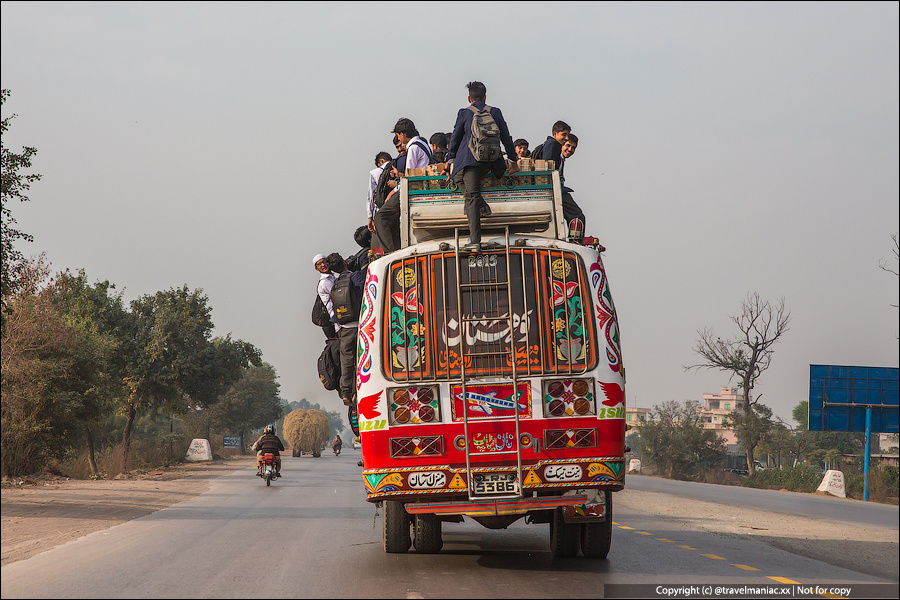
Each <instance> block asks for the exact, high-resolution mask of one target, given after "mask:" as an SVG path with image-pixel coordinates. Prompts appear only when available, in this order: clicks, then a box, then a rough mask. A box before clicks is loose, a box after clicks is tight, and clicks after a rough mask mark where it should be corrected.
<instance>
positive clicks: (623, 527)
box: [619, 525, 634, 529]
mask: <svg viewBox="0 0 900 600" xmlns="http://www.w3.org/2000/svg"><path fill="white" fill-rule="evenodd" d="M619 529H634V527H625V526H624V525H619Z"/></svg>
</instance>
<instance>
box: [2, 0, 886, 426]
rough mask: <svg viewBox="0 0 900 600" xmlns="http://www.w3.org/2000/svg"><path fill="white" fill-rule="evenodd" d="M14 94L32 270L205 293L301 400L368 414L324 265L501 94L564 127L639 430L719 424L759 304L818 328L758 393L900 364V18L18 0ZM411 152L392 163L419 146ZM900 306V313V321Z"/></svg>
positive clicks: (809, 9) (712, 10)
mask: <svg viewBox="0 0 900 600" xmlns="http://www.w3.org/2000/svg"><path fill="white" fill-rule="evenodd" d="M0 11H2V15H0V16H2V18H0V29H2V35H0V44H2V52H0V60H2V68H0V83H2V87H3V88H4V89H8V90H10V92H11V96H10V98H9V99H8V100H7V102H6V105H5V106H4V107H3V118H6V117H7V116H8V115H10V114H13V113H14V114H16V115H17V117H16V118H15V119H14V120H13V122H12V127H11V130H10V131H9V132H8V134H7V135H6V136H5V138H4V141H3V144H4V146H5V147H9V148H11V149H13V150H14V151H17V150H20V149H21V147H22V146H33V147H35V148H37V150H38V153H37V155H36V156H35V158H34V161H33V169H32V172H36V173H40V174H41V175H42V176H43V177H42V179H41V181H39V182H37V183H35V184H34V185H33V186H32V188H31V191H30V193H29V194H28V195H29V198H30V202H28V203H16V204H15V205H13V206H11V209H12V211H13V216H14V218H16V219H17V221H18V228H19V229H20V230H21V231H24V232H26V233H30V234H32V235H33V236H34V241H33V242H32V243H21V244H19V245H18V246H17V247H19V249H20V250H22V252H23V253H25V254H26V256H28V255H32V254H36V253H40V252H45V253H46V255H47V258H48V259H49V261H50V262H51V263H52V267H53V269H54V271H60V270H65V269H71V270H75V269H84V270H85V272H86V274H87V276H88V278H89V280H90V281H103V280H108V281H110V282H112V283H114V284H115V285H116V286H117V289H118V290H119V291H120V292H122V293H123V297H124V299H125V300H126V301H130V300H133V299H135V298H137V297H139V296H142V295H144V294H153V293H155V292H157V291H160V290H166V289H171V288H178V287H181V286H183V285H187V286H188V287H190V288H191V289H197V288H200V289H202V290H203V292H204V293H205V294H206V295H207V296H208V298H209V305H210V306H211V307H212V319H213V322H214V323H215V332H214V333H215V335H226V334H231V335H232V337H233V338H237V339H243V340H246V341H248V342H251V343H253V344H254V345H256V346H257V347H258V348H259V349H260V350H261V351H262V353H263V359H264V360H265V361H266V362H268V363H270V364H272V365H273V366H274V367H275V369H276V370H277V372H278V375H279V382H280V383H281V396H282V397H283V398H284V399H285V400H286V401H294V400H298V399H300V398H306V399H307V400H309V401H310V402H314V403H319V404H321V405H322V406H323V407H325V408H327V409H329V410H340V411H341V412H342V413H343V412H344V408H343V405H342V404H341V401H340V399H339V398H338V397H337V395H336V393H335V392H328V391H326V390H324V389H323V388H322V386H321V383H320V382H319V380H318V377H317V374H316V359H317V357H318V355H319V353H320V351H321V349H322V346H323V344H324V338H323V336H322V333H321V330H320V329H319V328H317V327H315V326H314V325H313V324H312V323H311V322H310V317H309V315H310V311H311V307H312V302H313V299H314V294H315V286H316V282H317V280H318V274H317V273H316V272H315V270H314V269H313V265H312V257H313V256H314V255H315V254H317V253H320V252H321V253H324V254H328V253H330V252H340V253H341V254H344V255H345V256H346V255H350V254H352V253H354V252H356V250H358V246H356V244H355V242H354V241H353V232H354V231H355V230H356V228H357V227H359V226H361V225H363V224H365V222H366V213H365V187H366V183H367V177H368V171H369V170H370V169H371V168H373V167H374V157H375V155H376V153H377V152H379V151H382V150H385V151H392V150H393V149H392V145H391V138H392V135H391V133H390V131H391V129H392V128H393V125H394V123H395V122H396V121H397V119H398V118H400V117H408V118H410V119H412V120H413V121H414V122H415V124H416V125H417V127H418V129H419V131H420V132H421V133H422V134H423V135H424V136H426V137H427V136H430V135H431V134H432V133H434V132H437V131H451V130H452V127H453V124H454V121H455V117H456V113H457V111H458V109H460V108H462V107H464V106H465V105H466V104H467V102H466V95H467V92H466V87H465V85H466V83H467V82H469V81H473V80H478V81H482V82H484V83H485V85H486V86H487V94H488V97H487V101H488V103H489V104H491V105H493V106H498V107H500V108H501V110H502V111H503V115H504V117H505V119H506V121H507V123H508V124H509V127H510V133H511V134H512V136H513V138H520V137H521V138H525V139H527V140H528V141H529V142H530V143H531V145H532V146H534V145H536V144H537V143H538V142H540V141H543V140H544V139H545V138H546V137H547V136H548V135H550V130H551V127H552V125H553V123H554V122H555V121H557V120H564V121H566V122H567V123H568V124H569V125H571V127H572V132H573V133H575V134H576V135H577V136H578V138H579V146H578V150H577V152H576V154H575V156H574V157H573V158H572V159H570V161H569V163H568V164H567V167H566V182H567V185H570V186H571V187H572V188H574V190H575V194H574V197H575V200H576V201H577V202H578V203H579V205H580V206H581V208H582V209H583V210H584V212H585V214H586V217H587V231H586V234H588V235H594V236H596V237H598V238H599V239H600V241H601V243H602V244H603V245H604V246H605V247H606V251H605V252H604V254H603V260H604V264H605V266H606V270H607V274H608V276H609V281H610V289H611V291H612V294H613V298H614V301H615V306H616V310H617V313H618V318H619V327H620V330H621V338H622V352H623V362H624V364H625V367H626V374H627V383H626V398H627V403H628V405H629V406H639V407H652V406H653V405H655V404H658V403H661V402H664V401H668V400H678V401H683V400H697V401H699V400H701V399H702V395H703V394H705V393H718V392H719V388H720V387H722V386H728V385H731V384H734V385H736V383H737V382H735V381H732V382H729V376H728V374H727V373H723V372H718V371H709V370H700V371H697V370H686V369H685V366H686V365H691V364H695V363H696V362H697V360H698V357H697V356H696V355H695V354H694V353H693V352H692V348H693V347H694V345H695V343H696V341H697V339H698V331H699V330H702V329H704V328H709V329H711V330H713V331H714V332H715V333H716V335H718V336H719V337H723V338H732V337H734V336H736V335H737V334H738V333H739V332H738V331H737V329H736V327H735V326H734V325H733V324H732V322H731V321H730V317H731V316H734V315H739V314H740V311H741V302H742V301H744V300H746V298H747V296H748V294H751V293H759V295H760V296H761V297H762V298H763V299H764V300H769V301H771V302H777V301H778V300H779V299H780V298H784V302H785V305H786V307H787V309H788V310H789V311H790V313H791V323H790V330H789V331H788V332H787V333H786V334H785V335H784V337H783V339H782V341H780V342H779V343H778V344H777V345H776V346H775V347H774V350H775V354H774V357H773V361H772V365H771V367H770V368H769V369H768V370H767V371H766V372H765V373H764V374H763V375H762V376H761V377H760V379H759V381H758V383H757V386H756V388H755V389H754V391H755V392H756V394H757V396H758V397H759V401H760V402H762V403H763V404H766V405H768V406H770V407H771V408H772V409H773V410H774V413H775V415H776V416H779V417H781V418H783V419H784V420H785V421H787V422H788V423H789V424H793V421H792V419H791V410H792V408H793V407H794V406H796V405H797V404H798V403H799V402H801V401H803V400H805V399H807V398H808V395H809V365H810V364H836V365H860V366H882V367H896V366H897V365H898V334H900V323H898V309H897V308H896V305H897V304H898V279H897V277H896V276H895V275H893V274H891V273H888V272H886V271H885V270H883V269H881V268H879V265H880V264H882V265H886V266H888V267H889V268H891V269H893V270H894V271H896V270H897V262H896V259H895V255H894V250H895V249H896V246H895V245H894V241H893V240H892V238H891V236H892V235H895V234H897V232H898V229H900V225H898V222H900V214H898V197H900V189H898V187H900V186H898V182H900V176H898V164H900V156H898V148H900V142H898V131H900V123H898V114H900V109H898V106H900V105H898V72H900V65H898V48H900V40H898V22H900V18H898V4H897V3H895V2H876V3H872V2H852V3H842V2H836V3H832V2H827V3H821V2H801V3H781V2H778V3H731V2H729V3H713V2H700V3H694V2H689V3H586V2H578V3H566V2H554V3H551V4H548V3H546V2H534V3H532V2H516V3H496V4H494V3H487V2H484V3H482V2H478V3H466V2H457V3H453V6H452V7H450V6H448V5H446V4H441V3H424V4H421V3H411V4H406V3H397V4H395V3H368V2H367V3H319V2H316V3H267V2H253V3H243V2H228V3H216V2H213V3H191V2H185V3H167V2H153V3H144V2H136V3H118V2H108V3H107V2H103V3H94V2H63V3H57V2H39V3H38V2H6V1H4V2H2V3H0ZM392 153H393V152H392ZM892 305H895V306H892Z"/></svg>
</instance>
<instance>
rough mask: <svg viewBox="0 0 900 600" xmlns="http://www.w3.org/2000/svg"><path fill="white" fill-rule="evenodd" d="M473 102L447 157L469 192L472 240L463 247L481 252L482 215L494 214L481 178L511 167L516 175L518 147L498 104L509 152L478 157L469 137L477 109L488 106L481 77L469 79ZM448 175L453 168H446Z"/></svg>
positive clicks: (494, 111) (459, 120)
mask: <svg viewBox="0 0 900 600" xmlns="http://www.w3.org/2000/svg"><path fill="white" fill-rule="evenodd" d="M466 87H467V88H468V89H469V103H470V105H469V106H467V107H466V108H461V109H459V113H457V115H456V124H455V125H454V126H453V133H452V134H451V135H450V147H449V148H448V150H447V160H448V161H453V171H452V177H453V179H454V181H456V183H457V185H459V190H460V191H461V192H462V193H463V195H464V196H465V203H466V204H465V211H466V217H467V219H468V221H469V243H468V244H466V245H465V246H463V249H464V250H466V251H469V252H477V251H479V250H480V249H481V217H486V216H488V215H490V214H491V208H490V207H489V206H488V204H487V202H485V201H484V198H483V197H482V195H481V179H482V177H484V176H485V175H487V174H488V173H491V172H492V173H493V174H494V177H500V176H502V175H503V173H504V172H506V171H507V169H509V174H510V175H512V174H513V173H515V172H516V171H518V167H517V166H516V162H515V160H516V147H515V145H513V140H512V137H510V135H509V127H507V125H506V121H504V120H503V113H501V112H500V109H499V108H497V107H491V109H490V113H491V117H492V118H493V119H494V122H495V123H496V124H497V127H498V128H499V130H500V143H501V144H502V145H503V147H504V148H505V149H506V156H507V157H508V158H509V160H507V159H504V158H503V157H502V156H501V157H500V158H498V159H496V160H494V161H492V162H486V161H478V160H476V158H475V157H474V156H473V155H472V151H471V150H470V149H469V140H470V139H471V138H472V120H473V119H474V118H475V112H473V110H472V109H475V110H476V111H482V110H484V107H485V106H487V105H486V104H485V101H486V100H487V88H485V86H484V84H483V83H481V82H480V81H472V82H469V83H468V84H467V85H466ZM443 174H445V175H447V174H450V171H449V170H448V169H447V168H445V170H444V173H443Z"/></svg>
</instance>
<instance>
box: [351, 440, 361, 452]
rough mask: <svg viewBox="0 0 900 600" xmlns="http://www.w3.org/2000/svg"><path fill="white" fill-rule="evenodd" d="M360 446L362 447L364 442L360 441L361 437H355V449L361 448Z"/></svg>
mask: <svg viewBox="0 0 900 600" xmlns="http://www.w3.org/2000/svg"><path fill="white" fill-rule="evenodd" d="M360 448H362V444H360V443H359V438H356V439H354V440H353V449H354V450H359V449H360Z"/></svg>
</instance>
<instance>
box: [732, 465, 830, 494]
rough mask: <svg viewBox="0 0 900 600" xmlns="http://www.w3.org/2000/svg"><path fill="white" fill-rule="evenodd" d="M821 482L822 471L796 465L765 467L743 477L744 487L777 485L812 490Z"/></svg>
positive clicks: (791, 488) (796, 489)
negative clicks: (778, 467)
mask: <svg viewBox="0 0 900 600" xmlns="http://www.w3.org/2000/svg"><path fill="white" fill-rule="evenodd" d="M821 482H822V473H821V471H819V469H818V467H813V466H809V465H797V466H796V467H787V468H784V469H765V470H764V471H756V472H755V473H753V475H750V476H748V477H747V478H746V479H744V486H745V487H754V488H769V487H777V488H779V489H785V490H788V491H791V492H814V491H816V488H817V487H819V484H820V483H821Z"/></svg>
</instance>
